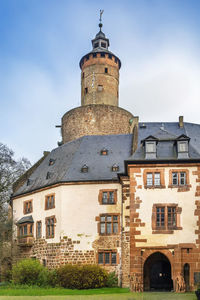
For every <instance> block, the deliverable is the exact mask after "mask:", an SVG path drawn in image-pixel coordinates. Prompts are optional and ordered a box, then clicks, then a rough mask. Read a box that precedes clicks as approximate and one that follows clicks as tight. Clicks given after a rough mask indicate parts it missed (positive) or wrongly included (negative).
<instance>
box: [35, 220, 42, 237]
mask: <svg viewBox="0 0 200 300" xmlns="http://www.w3.org/2000/svg"><path fill="white" fill-rule="evenodd" d="M39 224H40V234H39V231H38V226H39ZM41 237H42V221H37V222H36V238H37V239H40V238H41Z"/></svg>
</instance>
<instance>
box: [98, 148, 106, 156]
mask: <svg viewBox="0 0 200 300" xmlns="http://www.w3.org/2000/svg"><path fill="white" fill-rule="evenodd" d="M100 153H101V155H108V150H107V149H105V148H103V149H102V150H101V152H100Z"/></svg>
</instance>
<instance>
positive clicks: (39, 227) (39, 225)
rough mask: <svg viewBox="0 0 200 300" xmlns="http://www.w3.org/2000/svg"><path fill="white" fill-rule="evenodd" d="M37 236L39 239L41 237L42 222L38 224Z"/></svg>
mask: <svg viewBox="0 0 200 300" xmlns="http://www.w3.org/2000/svg"><path fill="white" fill-rule="evenodd" d="M37 236H38V237H39V238H40V237H41V222H38V223H37Z"/></svg>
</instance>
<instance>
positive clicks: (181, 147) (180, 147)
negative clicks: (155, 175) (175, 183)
mask: <svg viewBox="0 0 200 300" xmlns="http://www.w3.org/2000/svg"><path fill="white" fill-rule="evenodd" d="M189 140H190V138H189V137H187V136H186V135H181V136H179V137H178V138H177V139H176V141H177V153H178V158H189V153H188V152H189Z"/></svg>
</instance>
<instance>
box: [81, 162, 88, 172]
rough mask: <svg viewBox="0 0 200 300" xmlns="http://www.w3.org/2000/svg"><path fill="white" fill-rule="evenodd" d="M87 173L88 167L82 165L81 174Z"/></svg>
mask: <svg viewBox="0 0 200 300" xmlns="http://www.w3.org/2000/svg"><path fill="white" fill-rule="evenodd" d="M87 172H88V166H87V165H86V164H84V165H83V166H82V168H81V173H87Z"/></svg>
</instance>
